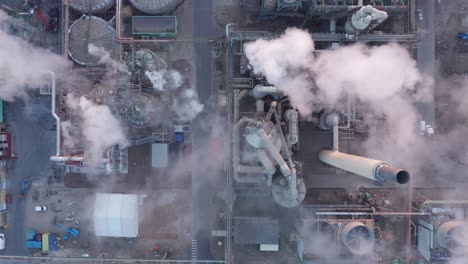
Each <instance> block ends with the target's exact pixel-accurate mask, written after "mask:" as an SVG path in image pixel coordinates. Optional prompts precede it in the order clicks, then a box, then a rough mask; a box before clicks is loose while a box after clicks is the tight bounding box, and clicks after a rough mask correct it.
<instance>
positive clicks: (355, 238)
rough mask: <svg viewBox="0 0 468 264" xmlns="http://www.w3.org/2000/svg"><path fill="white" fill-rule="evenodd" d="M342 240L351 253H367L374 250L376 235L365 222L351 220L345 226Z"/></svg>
mask: <svg viewBox="0 0 468 264" xmlns="http://www.w3.org/2000/svg"><path fill="white" fill-rule="evenodd" d="M341 240H342V241H343V244H344V245H345V246H346V247H347V248H348V249H349V251H350V252H351V253H353V254H356V255H365V254H368V253H369V252H371V251H372V250H373V248H374V244H375V235H374V232H373V231H372V229H370V228H369V227H368V226H366V225H365V224H363V223H361V222H351V223H348V224H346V225H345V226H344V227H343V229H342V231H341Z"/></svg>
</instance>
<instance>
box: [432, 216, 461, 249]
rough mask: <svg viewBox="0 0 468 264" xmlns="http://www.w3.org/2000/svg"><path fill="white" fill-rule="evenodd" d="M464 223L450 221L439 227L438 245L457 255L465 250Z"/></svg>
mask: <svg viewBox="0 0 468 264" xmlns="http://www.w3.org/2000/svg"><path fill="white" fill-rule="evenodd" d="M462 227H463V222H461V221H448V222H445V223H443V224H441V225H440V226H439V229H437V234H436V236H437V243H438V244H439V246H440V247H441V248H445V249H448V250H449V251H450V252H452V253H457V252H459V251H460V250H463V247H462V245H463V244H462V242H463V237H462V236H463V230H462Z"/></svg>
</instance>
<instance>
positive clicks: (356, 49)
mask: <svg viewBox="0 0 468 264" xmlns="http://www.w3.org/2000/svg"><path fill="white" fill-rule="evenodd" d="M244 50H245V54H246V56H247V58H248V59H249V62H250V64H251V65H252V66H253V68H254V71H255V73H258V74H263V75H265V77H266V78H267V80H268V82H269V83H271V84H273V85H275V86H277V87H278V88H279V89H281V90H282V91H283V92H284V93H285V94H286V95H287V96H289V98H290V100H291V103H292V105H293V106H295V107H296V108H297V109H298V110H299V112H300V113H301V114H302V115H304V116H307V115H309V114H311V113H312V111H313V110H314V109H313V105H314V104H315V103H317V104H327V105H328V106H329V107H334V106H335V104H336V103H337V101H338V100H339V98H340V97H341V96H343V95H344V94H345V93H348V94H351V95H354V96H356V97H357V98H359V99H361V100H364V101H370V102H373V101H378V100H386V99H388V98H390V97H392V96H395V95H396V94H397V93H399V92H401V91H403V90H405V89H414V88H415V86H416V84H418V83H420V82H421V81H422V80H423V78H422V76H421V74H420V73H419V71H418V69H417V67H416V62H415V61H414V60H412V59H411V57H410V55H409V53H408V52H407V51H406V50H405V49H404V48H403V47H401V46H399V45H397V44H388V45H384V46H379V47H366V46H364V45H359V44H357V45H351V46H345V47H341V48H338V49H336V50H329V51H321V52H320V54H318V55H315V56H314V53H313V52H314V42H313V40H312V38H311V35H310V34H309V33H308V32H306V31H303V30H299V29H296V28H289V29H287V30H286V31H285V33H284V34H283V35H282V36H280V37H279V38H277V39H273V40H263V39H260V40H257V41H255V42H252V43H247V44H245V47H244Z"/></svg>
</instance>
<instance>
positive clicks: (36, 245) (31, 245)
mask: <svg viewBox="0 0 468 264" xmlns="http://www.w3.org/2000/svg"><path fill="white" fill-rule="evenodd" d="M26 248H33V249H42V242H41V241H34V240H29V241H26Z"/></svg>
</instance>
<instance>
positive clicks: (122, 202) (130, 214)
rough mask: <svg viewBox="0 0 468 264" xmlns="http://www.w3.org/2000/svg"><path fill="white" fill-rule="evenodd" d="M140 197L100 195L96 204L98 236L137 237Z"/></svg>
mask: <svg viewBox="0 0 468 264" xmlns="http://www.w3.org/2000/svg"><path fill="white" fill-rule="evenodd" d="M138 212H139V210H138V195H135V194H117V193H98V194H96V200H95V203H94V232H95V234H96V236H106V237H128V238H129V237H137V236H138Z"/></svg>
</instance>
